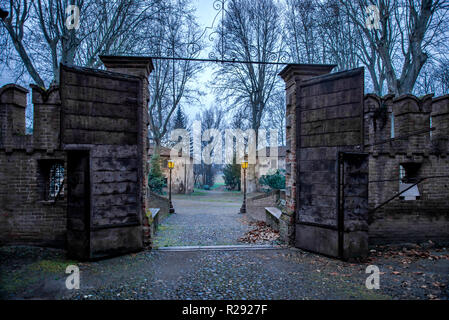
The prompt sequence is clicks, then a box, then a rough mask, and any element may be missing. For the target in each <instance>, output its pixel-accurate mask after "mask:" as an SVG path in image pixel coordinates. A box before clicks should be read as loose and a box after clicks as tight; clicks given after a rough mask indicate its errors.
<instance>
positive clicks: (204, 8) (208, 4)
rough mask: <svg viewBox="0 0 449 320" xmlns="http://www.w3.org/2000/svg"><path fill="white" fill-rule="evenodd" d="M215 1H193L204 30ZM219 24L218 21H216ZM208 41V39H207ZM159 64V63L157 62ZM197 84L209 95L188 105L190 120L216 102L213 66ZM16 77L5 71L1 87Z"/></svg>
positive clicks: (206, 66) (186, 110)
mask: <svg viewBox="0 0 449 320" xmlns="http://www.w3.org/2000/svg"><path fill="white" fill-rule="evenodd" d="M213 2H214V1H213V0H193V4H194V6H195V7H196V8H197V17H198V23H199V25H200V26H201V27H202V28H206V27H211V26H212V22H213V19H214V17H215V15H216V14H217V12H218V11H216V10H215V9H214V7H213ZM216 22H217V21H216ZM208 31H209V30H208ZM206 40H208V37H206ZM210 50H211V47H209V48H205V49H204V50H203V53H202V54H201V57H207V56H208V53H209V52H210ZM155 63H157V61H155ZM197 77H198V78H197V79H196V81H195V82H196V83H197V85H198V88H201V89H202V90H203V91H204V92H205V93H206V94H207V95H206V96H204V97H201V102H200V103H198V104H195V105H188V106H185V107H184V109H185V110H184V111H185V112H186V113H187V114H188V115H189V117H190V119H193V117H194V116H195V114H196V113H197V112H199V111H200V110H201V109H202V108H203V107H208V106H210V105H211V104H212V103H213V101H214V95H213V93H212V90H211V89H210V88H209V86H208V84H207V83H208V82H209V81H210V80H212V66H211V64H210V63H207V64H205V70H203V72H201V73H200V74H198V75H197ZM14 81H15V77H14V76H13V75H12V74H10V73H9V72H7V70H4V71H3V72H2V73H1V75H0V86H3V85H5V84H8V83H13V82H14Z"/></svg>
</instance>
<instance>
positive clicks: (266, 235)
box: [239, 221, 279, 243]
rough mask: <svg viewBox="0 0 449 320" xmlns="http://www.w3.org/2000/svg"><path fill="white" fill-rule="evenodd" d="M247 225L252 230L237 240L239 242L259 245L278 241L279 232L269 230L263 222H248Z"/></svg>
mask: <svg viewBox="0 0 449 320" xmlns="http://www.w3.org/2000/svg"><path fill="white" fill-rule="evenodd" d="M249 225H250V226H253V227H254V228H253V229H251V230H250V231H248V232H247V233H245V235H244V236H243V237H241V238H240V239H239V242H244V243H260V242H267V241H270V242H271V241H276V240H277V239H279V232H278V231H275V230H273V229H272V228H270V226H268V225H267V224H266V223H265V222H263V221H257V222H250V223H249Z"/></svg>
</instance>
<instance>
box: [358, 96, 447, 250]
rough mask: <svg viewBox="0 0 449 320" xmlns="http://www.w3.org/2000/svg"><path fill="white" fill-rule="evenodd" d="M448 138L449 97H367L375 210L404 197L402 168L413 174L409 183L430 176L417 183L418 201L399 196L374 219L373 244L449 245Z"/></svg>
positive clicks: (371, 194)
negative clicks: (401, 189)
mask: <svg viewBox="0 0 449 320" xmlns="http://www.w3.org/2000/svg"><path fill="white" fill-rule="evenodd" d="M431 126H432V127H433V128H435V130H434V131H432V132H430V131H428V130H429V129H430V127H431ZM416 132H422V133H420V134H414V133H416ZM448 137H449V95H446V96H442V97H437V98H433V96H432V95H427V96H424V97H421V98H418V97H415V96H412V95H404V96H400V97H397V98H394V97H393V96H392V95H387V96H384V97H378V96H375V95H370V94H369V95H366V96H365V144H366V145H368V146H367V147H366V148H365V151H366V152H368V153H369V156H370V157H369V169H370V170H369V181H370V183H369V206H370V208H371V209H373V208H375V207H377V206H379V205H381V204H382V203H384V202H385V201H387V200H388V199H389V198H391V197H392V196H393V195H394V194H396V193H398V192H400V169H399V168H400V165H402V166H403V167H404V169H408V171H409V174H411V176H410V177H409V178H410V179H411V181H410V183H412V182H415V181H418V180H419V179H421V178H426V177H429V179H426V180H424V181H422V182H421V183H419V184H418V186H417V189H418V191H419V198H418V199H416V200H406V199H404V198H403V197H398V198H396V199H394V200H392V201H391V202H389V203H388V204H386V205H385V206H383V207H381V208H379V209H378V210H376V211H374V212H372V213H371V214H370V217H369V222H370V226H369V239H370V243H393V242H412V241H413V242H414V241H418V242H419V241H426V240H435V241H440V242H448V240H449V239H448V237H449V177H443V176H447V175H449V157H448V150H449V142H448ZM391 138H394V139H395V140H393V141H389V142H387V143H379V142H382V141H386V140H389V139H391ZM401 138H403V139H401Z"/></svg>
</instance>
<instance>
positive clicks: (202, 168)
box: [194, 106, 226, 186]
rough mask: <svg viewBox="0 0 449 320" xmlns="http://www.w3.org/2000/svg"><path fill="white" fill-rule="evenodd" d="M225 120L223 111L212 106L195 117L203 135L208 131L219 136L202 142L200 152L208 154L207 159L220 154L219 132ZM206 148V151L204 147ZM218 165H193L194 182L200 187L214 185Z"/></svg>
mask: <svg viewBox="0 0 449 320" xmlns="http://www.w3.org/2000/svg"><path fill="white" fill-rule="evenodd" d="M224 118H225V111H224V110H223V109H221V108H217V107H214V106H211V107H209V108H208V109H205V110H203V111H202V112H201V113H200V114H197V115H196V120H198V121H201V131H202V133H203V135H204V134H206V133H207V131H208V130H211V129H212V130H218V132H219V133H220V136H219V137H217V136H210V139H209V140H208V141H202V143H201V146H202V152H204V153H207V152H208V153H209V154H208V155H207V156H208V157H209V158H211V159H212V158H213V157H214V153H217V152H222V148H220V147H219V146H220V145H221V144H222V143H223V141H222V140H223V139H222V138H223V137H222V135H221V131H222V130H223V129H224V128H225V126H226V124H225V122H224V121H223V119H224ZM206 146H208V149H205V147H206ZM219 167H220V164H214V163H212V161H211V162H210V163H208V162H205V161H201V164H195V166H194V176H195V177H196V179H195V181H196V182H197V183H198V184H201V185H208V186H212V185H213V184H214V177H215V173H216V172H217V170H218V169H219Z"/></svg>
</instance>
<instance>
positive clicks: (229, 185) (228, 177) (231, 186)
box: [223, 156, 240, 191]
mask: <svg viewBox="0 0 449 320" xmlns="http://www.w3.org/2000/svg"><path fill="white" fill-rule="evenodd" d="M223 179H224V182H225V185H226V189H228V190H236V189H237V190H239V191H240V165H239V164H237V163H235V156H234V161H233V162H232V164H227V165H225V166H224V168H223Z"/></svg>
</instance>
